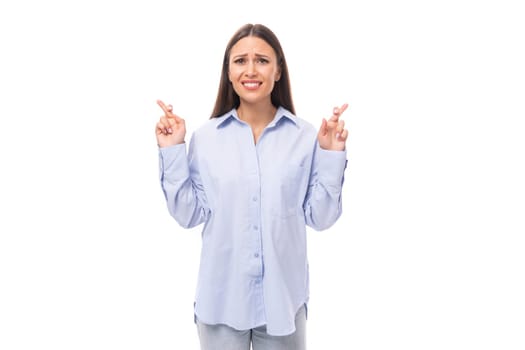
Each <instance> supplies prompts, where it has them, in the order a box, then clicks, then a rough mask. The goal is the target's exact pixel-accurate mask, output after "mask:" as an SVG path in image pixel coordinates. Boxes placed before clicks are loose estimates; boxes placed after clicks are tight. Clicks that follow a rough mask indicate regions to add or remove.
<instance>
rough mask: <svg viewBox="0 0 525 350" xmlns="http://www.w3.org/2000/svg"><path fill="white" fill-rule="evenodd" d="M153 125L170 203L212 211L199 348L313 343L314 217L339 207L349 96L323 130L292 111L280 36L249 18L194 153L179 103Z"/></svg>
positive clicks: (204, 218) (331, 215)
mask: <svg viewBox="0 0 525 350" xmlns="http://www.w3.org/2000/svg"><path fill="white" fill-rule="evenodd" d="M158 104H159V106H160V107H161V108H162V110H163V111H164V115H163V116H161V117H160V120H159V122H158V123H157V125H156V136H157V143H158V145H159V157H160V181H161V186H162V190H163V192H164V195H165V198H166V201H167V206H168V209H169V212H170V214H171V215H172V216H173V217H174V218H175V220H176V221H177V222H178V223H179V224H180V225H181V226H182V227H185V228H190V227H194V226H196V225H199V224H201V223H204V227H203V231H202V252H201V261H200V269H199V277H198V286H197V291H196V296H195V319H196V323H197V329H198V333H199V339H200V343H201V348H202V349H221V350H229V349H243V350H249V349H250V344H252V345H253V349H255V350H262V349H287V350H295V349H297V350H300V349H305V347H306V344H305V343H306V340H305V323H306V306H307V302H308V297H309V291H308V284H309V280H308V261H307V256H306V226H307V225H308V226H310V227H312V228H313V229H315V230H324V229H327V228H329V227H330V226H331V225H333V224H334V223H335V222H336V220H337V219H338V218H339V216H340V215H341V190H342V185H343V175H344V170H345V167H346V151H345V143H346V139H347V137H348V131H347V130H346V129H345V128H344V122H343V121H342V120H341V119H340V116H341V114H342V113H343V112H344V111H345V109H346V108H347V105H346V104H344V105H342V106H341V107H336V108H334V109H333V115H332V116H331V117H330V118H329V119H328V120H326V119H323V120H322V122H321V126H320V128H319V130H318V131H317V130H316V129H315V128H314V127H313V126H312V125H311V124H309V123H308V122H306V121H305V120H303V119H300V118H298V117H297V116H295V115H294V113H295V111H294V106H293V102H292V96H291V90H290V81H289V77H288V68H287V65H286V59H285V57H284V53H283V50H282V48H281V45H280V43H279V41H278V39H277V37H276V36H275V34H274V33H273V32H272V31H271V30H270V29H268V28H267V27H265V26H263V25H260V24H256V25H252V24H247V25H244V26H243V27H241V28H240V29H239V30H238V31H237V32H236V33H235V34H234V35H233V37H232V38H231V39H230V41H229V43H228V45H227V47H226V51H225V54H224V61H223V67H222V75H221V79H220V85H219V91H218V96H217V101H216V104H215V108H214V110H213V113H212V116H211V118H210V120H209V121H208V122H206V123H204V125H203V126H201V127H200V128H199V129H197V130H196V131H195V132H194V133H193V135H192V137H191V141H190V143H189V147H188V153H186V145H185V136H186V128H185V121H184V119H182V118H181V117H179V116H177V115H176V114H174V113H173V111H172V107H171V105H166V104H164V103H163V102H162V101H158Z"/></svg>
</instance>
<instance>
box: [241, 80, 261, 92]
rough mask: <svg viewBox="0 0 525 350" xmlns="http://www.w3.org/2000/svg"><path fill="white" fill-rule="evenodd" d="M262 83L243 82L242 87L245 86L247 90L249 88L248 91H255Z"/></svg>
mask: <svg viewBox="0 0 525 350" xmlns="http://www.w3.org/2000/svg"><path fill="white" fill-rule="evenodd" d="M261 84H262V83H261V82H258V81H243V82H242V86H244V87H245V88H247V89H248V90H255V89H257V88H258V87H259V86H261Z"/></svg>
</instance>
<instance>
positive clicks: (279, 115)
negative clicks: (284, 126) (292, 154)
mask: <svg viewBox="0 0 525 350" xmlns="http://www.w3.org/2000/svg"><path fill="white" fill-rule="evenodd" d="M283 118H286V119H287V120H290V121H291V122H293V124H294V125H295V126H297V127H299V123H298V122H297V117H296V116H295V115H293V113H292V112H290V111H289V110H287V109H286V108H284V107H279V108H277V111H276V112H275V117H274V118H273V120H272V121H271V122H270V124H268V126H267V127H268V128H270V127H274V126H276V125H277V124H278V123H279V122H280V121H281V120H282V119H283ZM219 119H220V120H219V121H218V122H217V128H220V127H222V126H223V125H227V124H229V122H230V121H232V120H235V119H236V120H237V121H238V122H241V123H243V121H242V120H241V119H240V118H239V116H238V115H237V110H236V109H235V108H233V109H232V110H231V111H229V112H228V113H226V114H224V115H223V116H221V117H219Z"/></svg>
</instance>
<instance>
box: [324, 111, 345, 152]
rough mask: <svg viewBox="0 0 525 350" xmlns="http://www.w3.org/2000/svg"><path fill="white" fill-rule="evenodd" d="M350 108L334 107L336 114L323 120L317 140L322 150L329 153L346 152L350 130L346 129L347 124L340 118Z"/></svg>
mask: <svg viewBox="0 0 525 350" xmlns="http://www.w3.org/2000/svg"><path fill="white" fill-rule="evenodd" d="M347 108H348V104H346V103H345V104H344V105H342V106H341V107H334V111H333V112H334V114H333V115H332V116H331V117H330V119H328V120H326V119H325V118H323V121H322V123H321V127H320V128H319V133H318V134H317V140H318V141H319V146H320V147H321V148H322V149H325V150H329V151H344V149H345V145H346V139H347V138H348V130H347V129H345V122H344V121H343V120H340V119H339V117H340V116H341V114H343V112H344V111H345V110H346V109H347Z"/></svg>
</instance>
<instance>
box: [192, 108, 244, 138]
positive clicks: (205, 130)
mask: <svg viewBox="0 0 525 350" xmlns="http://www.w3.org/2000/svg"><path fill="white" fill-rule="evenodd" d="M234 111H235V110H231V111H230V112H228V113H225V114H223V115H222V116H220V117H216V118H211V119H208V120H206V121H205V122H203V123H202V124H201V125H200V126H199V127H198V128H197V129H195V131H194V132H193V135H194V136H199V137H201V138H206V137H209V136H212V135H213V134H215V133H216V132H217V129H219V128H220V126H221V125H222V124H223V123H224V122H226V121H227V119H229V118H230V117H234Z"/></svg>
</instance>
